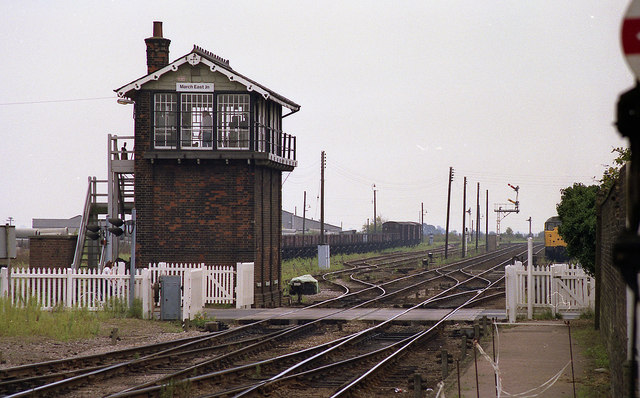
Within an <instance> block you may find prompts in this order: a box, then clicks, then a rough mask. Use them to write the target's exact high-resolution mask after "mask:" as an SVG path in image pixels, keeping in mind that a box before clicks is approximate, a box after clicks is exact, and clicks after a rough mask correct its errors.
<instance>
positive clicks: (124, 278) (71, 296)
mask: <svg viewBox="0 0 640 398" xmlns="http://www.w3.org/2000/svg"><path fill="white" fill-rule="evenodd" d="M237 268H238V269H239V270H242V271H241V275H239V277H237V278H236V270H235V269H234V267H232V266H206V265H204V264H168V263H158V264H149V267H148V268H139V269H137V270H136V274H135V276H134V278H135V297H136V298H140V299H141V300H142V311H143V316H144V317H145V318H147V317H150V316H151V314H152V312H153V286H154V284H155V282H157V281H158V279H159V277H160V276H161V275H179V276H180V281H181V285H182V286H183V287H184V288H183V295H182V303H181V304H182V305H183V306H184V307H185V314H184V315H186V316H187V317H189V318H190V316H191V315H193V314H194V313H195V312H194V310H193V309H197V308H199V309H202V308H203V307H204V306H205V305H206V304H209V303H212V304H233V303H234V302H236V306H237V307H247V306H251V304H253V285H254V284H253V263H238V265H237ZM192 275H193V276H192ZM238 283H239V284H240V285H241V286H236V285H237V284H238ZM196 284H197V286H196ZM9 285H10V289H9ZM236 290H237V291H238V294H237V296H236ZM248 290H250V291H248ZM9 291H10V292H11V295H10V296H9ZM0 296H2V297H7V296H9V300H10V301H11V303H15V304H17V305H21V304H24V303H26V302H27V301H28V300H37V301H38V302H39V303H40V304H41V306H42V308H43V309H47V310H49V309H53V308H54V307H56V306H59V305H62V306H65V307H74V306H79V307H86V308H88V309H89V310H97V309H100V308H102V307H103V306H104V303H105V302H106V301H108V300H111V299H112V298H118V299H119V300H121V301H122V302H125V303H128V302H129V274H128V270H127V269H125V268H124V267H123V266H122V265H121V266H119V267H116V268H114V270H112V273H110V274H103V273H100V272H98V271H97V270H82V269H80V270H73V269H72V268H44V269H28V268H24V269H20V268H19V269H13V268H12V270H11V281H10V283H9V275H8V271H7V268H2V269H0ZM185 297H187V301H185ZM236 297H237V299H236Z"/></svg>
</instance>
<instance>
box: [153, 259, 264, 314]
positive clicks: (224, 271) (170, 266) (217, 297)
mask: <svg viewBox="0 0 640 398" xmlns="http://www.w3.org/2000/svg"><path fill="white" fill-rule="evenodd" d="M196 269H203V270H204V273H203V276H202V279H203V281H204V286H203V293H204V300H205V304H233V303H234V300H235V294H234V293H235V287H236V283H235V274H236V271H235V269H234V267H233V266H229V265H213V266H210V265H204V263H199V264H198V263H191V264H186V263H183V264H177V263H164V262H160V263H157V264H149V272H150V273H151V284H152V285H153V284H154V283H156V282H157V281H158V279H159V277H160V275H179V276H180V284H181V285H182V286H184V282H185V279H184V278H185V273H186V272H188V271H191V270H196ZM252 293H253V292H252Z"/></svg>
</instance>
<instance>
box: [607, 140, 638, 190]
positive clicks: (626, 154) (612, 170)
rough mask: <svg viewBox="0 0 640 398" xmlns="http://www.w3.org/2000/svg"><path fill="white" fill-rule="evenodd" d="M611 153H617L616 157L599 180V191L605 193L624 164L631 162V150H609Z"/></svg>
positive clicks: (621, 148)
mask: <svg viewBox="0 0 640 398" xmlns="http://www.w3.org/2000/svg"><path fill="white" fill-rule="evenodd" d="M611 153H617V154H618V156H617V157H616V158H615V159H613V165H608V166H606V167H607V168H606V169H605V170H604V173H603V174H602V178H601V179H600V189H602V190H604V191H606V190H608V189H609V188H611V186H612V185H613V183H614V181H616V180H617V179H618V177H619V176H620V169H621V168H622V166H624V164H625V163H627V162H628V161H630V160H631V149H630V148H623V147H617V148H613V149H612V150H611Z"/></svg>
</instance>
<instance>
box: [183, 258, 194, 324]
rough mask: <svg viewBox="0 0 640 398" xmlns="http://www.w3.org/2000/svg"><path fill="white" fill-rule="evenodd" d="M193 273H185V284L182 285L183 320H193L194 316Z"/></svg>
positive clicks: (188, 271) (187, 271)
mask: <svg viewBox="0 0 640 398" xmlns="http://www.w3.org/2000/svg"><path fill="white" fill-rule="evenodd" d="M191 272H192V271H190V270H186V271H185V272H184V277H183V284H182V319H191V317H192V316H193V314H192V312H191V308H192V307H193V305H192V304H193V296H192V292H193V289H192V287H193V280H192V278H191V277H192V273H191Z"/></svg>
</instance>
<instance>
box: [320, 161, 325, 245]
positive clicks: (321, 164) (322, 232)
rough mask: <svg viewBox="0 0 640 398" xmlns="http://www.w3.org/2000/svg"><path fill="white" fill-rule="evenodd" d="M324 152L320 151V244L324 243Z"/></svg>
mask: <svg viewBox="0 0 640 398" xmlns="http://www.w3.org/2000/svg"><path fill="white" fill-rule="evenodd" d="M325 162H326V158H325V154H324V151H322V152H320V244H321V245H324V244H325V240H324V168H325Z"/></svg>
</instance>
